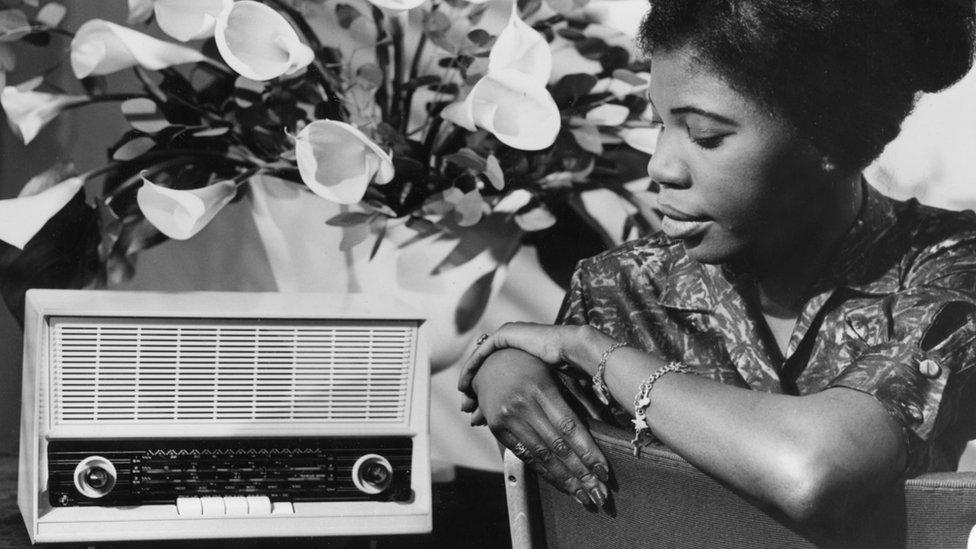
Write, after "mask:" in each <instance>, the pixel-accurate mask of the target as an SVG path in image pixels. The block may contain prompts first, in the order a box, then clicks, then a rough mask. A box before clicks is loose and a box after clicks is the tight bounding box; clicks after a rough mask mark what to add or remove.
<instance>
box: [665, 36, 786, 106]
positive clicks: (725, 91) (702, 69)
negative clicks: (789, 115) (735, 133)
mask: <svg viewBox="0 0 976 549" xmlns="http://www.w3.org/2000/svg"><path fill="white" fill-rule="evenodd" d="M647 95H648V98H649V99H650V100H651V102H652V103H654V105H655V107H656V108H658V109H672V108H680V107H686V106H691V107H696V108H699V109H702V110H707V111H711V112H716V113H718V114H721V115H723V116H727V117H730V118H732V117H733V115H734V117H735V118H740V117H742V116H743V115H751V114H760V113H765V112H766V111H767V109H765V108H763V107H762V105H761V104H760V102H759V101H758V100H756V99H754V98H752V97H751V96H749V95H746V94H744V93H742V92H740V91H738V90H737V89H735V88H734V87H733V86H732V85H731V84H730V83H729V81H728V79H727V78H726V77H725V76H724V75H722V74H721V73H720V72H719V71H717V70H715V69H714V68H713V66H712V65H711V64H710V63H708V62H706V61H705V60H703V59H702V58H701V56H699V55H698V53H697V51H695V50H694V49H693V48H691V47H683V48H679V49H676V50H663V51H656V52H654V53H653V54H652V55H651V82H650V86H649V87H648V90H647Z"/></svg>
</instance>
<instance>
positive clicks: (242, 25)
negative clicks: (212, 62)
mask: <svg viewBox="0 0 976 549" xmlns="http://www.w3.org/2000/svg"><path fill="white" fill-rule="evenodd" d="M214 38H215V39H216V41H217V49H218V50H220V55H221V56H222V57H223V58H224V61H225V62H226V63H227V64H228V65H230V67H231V68H232V69H234V70H235V71H237V72H238V73H239V74H240V75H242V76H246V77H247V78H250V79H251V80H259V81H264V80H271V79H272V78H277V77H279V76H283V75H288V74H294V73H296V72H298V71H299V70H301V69H303V68H305V67H307V66H308V65H309V63H311V62H312V61H314V60H315V53H314V52H313V51H312V49H311V48H309V47H308V46H306V45H305V44H303V43H302V42H301V40H300V39H299V38H298V33H296V32H295V29H293V28H292V26H291V25H290V24H289V23H288V21H286V20H285V18H284V17H283V16H282V15H281V14H280V13H278V12H277V11H275V10H274V9H272V8H270V7H268V6H266V5H264V4H262V3H260V2H254V1H252V0H241V1H240V2H235V3H234V4H233V5H232V6H231V7H230V8H229V9H226V10H224V11H222V12H220V14H219V15H218V16H217V23H216V26H215V27H214Z"/></svg>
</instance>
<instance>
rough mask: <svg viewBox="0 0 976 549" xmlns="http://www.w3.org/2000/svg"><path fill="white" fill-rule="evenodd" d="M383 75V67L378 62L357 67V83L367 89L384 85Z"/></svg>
mask: <svg viewBox="0 0 976 549" xmlns="http://www.w3.org/2000/svg"><path fill="white" fill-rule="evenodd" d="M383 77H384V74H383V69H381V68H380V67H379V65H377V64H376V63H366V64H365V65H362V66H360V67H359V68H358V69H356V83H357V84H359V85H360V86H362V87H363V88H365V89H367V90H374V89H376V88H378V87H380V86H382V85H383Z"/></svg>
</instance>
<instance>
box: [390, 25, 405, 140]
mask: <svg viewBox="0 0 976 549" xmlns="http://www.w3.org/2000/svg"><path fill="white" fill-rule="evenodd" d="M401 16H406V13H403V14H402V15H396V16H393V17H391V18H390V30H391V32H390V34H391V35H392V36H393V97H391V98H390V125H392V126H393V127H395V128H398V129H399V130H400V133H403V131H404V130H406V126H407V119H409V118H410V110H409V106H408V105H405V104H403V103H402V102H403V100H404V97H403V25H402V24H401V22H400V17H401Z"/></svg>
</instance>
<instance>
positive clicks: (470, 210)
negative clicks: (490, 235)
mask: <svg viewBox="0 0 976 549" xmlns="http://www.w3.org/2000/svg"><path fill="white" fill-rule="evenodd" d="M486 206H487V204H485V200H484V198H482V197H481V193H480V192H478V189H475V190H473V191H471V192H468V193H464V195H463V196H462V197H461V199H460V200H458V201H457V203H455V204H454V209H455V212H457V215H458V220H457V224H458V225H460V226H462V227H470V226H472V225H477V224H478V222H479V221H481V217H482V216H483V215H484V213H485V207H486Z"/></svg>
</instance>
